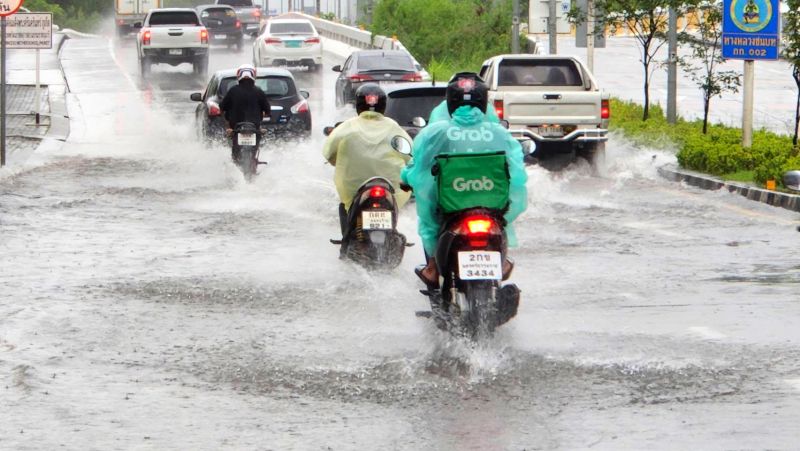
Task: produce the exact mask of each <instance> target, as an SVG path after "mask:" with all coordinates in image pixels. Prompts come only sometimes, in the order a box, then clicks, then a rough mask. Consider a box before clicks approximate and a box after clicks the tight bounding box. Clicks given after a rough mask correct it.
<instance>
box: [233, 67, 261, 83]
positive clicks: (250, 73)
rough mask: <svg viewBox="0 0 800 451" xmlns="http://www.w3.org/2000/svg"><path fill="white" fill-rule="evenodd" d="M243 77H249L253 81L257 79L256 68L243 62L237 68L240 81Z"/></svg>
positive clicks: (237, 78)
mask: <svg viewBox="0 0 800 451" xmlns="http://www.w3.org/2000/svg"><path fill="white" fill-rule="evenodd" d="M242 78H249V79H251V80H253V81H255V79H256V68H255V67H253V65H252V64H242V65H241V66H239V69H237V70H236V80H237V81H240V80H241V79H242Z"/></svg>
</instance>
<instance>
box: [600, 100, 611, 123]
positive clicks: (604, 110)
mask: <svg viewBox="0 0 800 451" xmlns="http://www.w3.org/2000/svg"><path fill="white" fill-rule="evenodd" d="M610 117H611V107H610V106H609V105H608V100H601V101H600V119H608V118H610Z"/></svg>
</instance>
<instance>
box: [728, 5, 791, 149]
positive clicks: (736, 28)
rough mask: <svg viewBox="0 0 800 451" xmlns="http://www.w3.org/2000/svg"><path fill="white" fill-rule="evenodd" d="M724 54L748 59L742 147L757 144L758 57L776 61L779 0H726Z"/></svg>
mask: <svg viewBox="0 0 800 451" xmlns="http://www.w3.org/2000/svg"><path fill="white" fill-rule="evenodd" d="M722 8H723V10H722V19H723V20H722V56H723V58H730V59H741V60H744V86H743V91H744V92H743V95H744V98H743V102H742V104H743V110H742V147H745V148H749V147H751V146H752V145H753V84H754V78H755V77H754V73H755V67H754V66H755V64H754V61H755V60H776V59H778V55H779V53H780V52H779V47H778V46H779V44H780V1H779V0H724V1H723V4H722Z"/></svg>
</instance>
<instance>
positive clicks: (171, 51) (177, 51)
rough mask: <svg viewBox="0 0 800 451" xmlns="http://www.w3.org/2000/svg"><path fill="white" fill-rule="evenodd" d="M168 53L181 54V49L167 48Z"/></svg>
mask: <svg viewBox="0 0 800 451" xmlns="http://www.w3.org/2000/svg"><path fill="white" fill-rule="evenodd" d="M169 54H170V55H183V49H169Z"/></svg>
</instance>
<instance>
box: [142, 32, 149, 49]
mask: <svg viewBox="0 0 800 451" xmlns="http://www.w3.org/2000/svg"><path fill="white" fill-rule="evenodd" d="M142 45H150V30H149V29H147V28H145V29H144V30H142Z"/></svg>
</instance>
